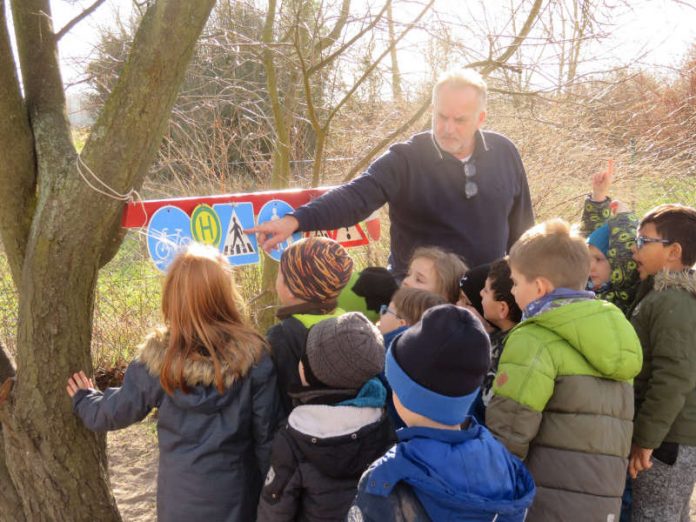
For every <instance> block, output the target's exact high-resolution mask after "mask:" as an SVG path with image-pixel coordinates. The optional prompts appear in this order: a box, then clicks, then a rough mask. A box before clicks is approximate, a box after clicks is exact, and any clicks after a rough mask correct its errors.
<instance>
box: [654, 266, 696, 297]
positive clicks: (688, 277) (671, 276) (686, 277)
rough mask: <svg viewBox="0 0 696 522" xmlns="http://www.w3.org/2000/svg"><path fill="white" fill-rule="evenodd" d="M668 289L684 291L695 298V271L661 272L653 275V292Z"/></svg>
mask: <svg viewBox="0 0 696 522" xmlns="http://www.w3.org/2000/svg"><path fill="white" fill-rule="evenodd" d="M669 288H675V289H680V290H686V291H687V292H689V293H691V294H693V295H694V296H696V270H682V271H679V272H671V271H668V270H663V271H662V272H659V273H657V274H656V275H655V280H654V283H653V290H655V291H656V292H662V291H663V290H667V289H669Z"/></svg>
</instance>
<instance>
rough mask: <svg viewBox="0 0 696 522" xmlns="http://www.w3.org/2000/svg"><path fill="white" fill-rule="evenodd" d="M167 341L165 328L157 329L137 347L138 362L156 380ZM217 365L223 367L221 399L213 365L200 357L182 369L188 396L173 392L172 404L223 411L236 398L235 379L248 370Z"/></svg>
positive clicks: (223, 362)
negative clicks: (223, 390)
mask: <svg viewBox="0 0 696 522" xmlns="http://www.w3.org/2000/svg"><path fill="white" fill-rule="evenodd" d="M168 341H169V332H168V330H167V329H166V328H158V329H156V330H155V331H153V332H152V333H150V334H149V335H148V336H147V337H146V338H145V340H144V341H143V343H142V344H141V345H140V346H139V347H138V348H139V353H138V355H137V358H136V359H137V361H138V362H140V363H141V364H143V365H144V366H145V367H146V368H147V371H148V373H149V374H150V375H151V376H153V377H156V378H157V379H159V377H160V374H161V371H162V366H163V364H164V357H165V353H166V351H167V345H168ZM220 364H221V365H222V374H223V379H224V381H223V382H224V386H225V388H226V390H225V393H224V394H223V395H220V394H219V393H218V392H217V390H216V388H215V367H214V365H213V361H212V360H211V359H210V358H208V357H200V358H197V359H195V360H194V359H190V360H187V361H186V363H185V365H184V380H185V381H186V384H187V385H188V386H189V387H190V392H189V393H183V392H182V391H181V390H175V392H174V394H173V399H174V401H175V402H176V403H177V404H178V405H179V406H180V407H184V408H186V407H189V408H195V409H200V408H203V409H205V410H211V409H212V410H213V411H214V410H217V409H219V408H221V407H224V406H225V405H226V404H227V402H229V401H230V400H232V398H233V397H234V395H235V392H234V390H235V389H236V387H237V386H236V384H237V383H238V381H240V379H237V378H236V375H240V376H245V375H246V374H247V373H248V371H249V370H250V369H251V368H250V367H249V368H239V369H231V368H230V367H229V365H228V364H227V363H226V362H225V361H224V360H222V361H220Z"/></svg>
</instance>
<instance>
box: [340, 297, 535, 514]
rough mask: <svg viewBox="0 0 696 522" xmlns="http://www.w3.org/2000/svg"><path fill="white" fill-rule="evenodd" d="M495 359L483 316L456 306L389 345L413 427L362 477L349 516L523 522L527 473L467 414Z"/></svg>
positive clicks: (430, 314) (530, 490)
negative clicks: (482, 322)
mask: <svg viewBox="0 0 696 522" xmlns="http://www.w3.org/2000/svg"><path fill="white" fill-rule="evenodd" d="M489 363H490V343H489V340H488V335H486V332H485V331H484V330H483V327H482V326H481V323H480V321H478V320H477V319H476V318H475V317H474V316H473V315H472V313H471V312H469V311H468V310H464V309H462V308H458V307H456V306H454V305H449V304H446V305H440V306H436V307H434V308H431V309H429V310H428V311H426V312H425V314H424V315H423V319H422V320H421V321H420V322H419V323H417V324H416V325H414V326H412V327H411V328H410V329H409V330H407V331H406V332H404V333H403V334H402V335H401V336H399V337H397V338H396V339H395V340H394V341H393V342H392V345H391V348H390V349H389V352H388V353H387V361H386V374H387V379H388V380H389V383H390V384H391V386H392V389H393V392H394V405H395V407H396V409H397V412H398V413H399V416H400V417H401V418H402V419H403V420H404V421H405V422H406V425H407V426H408V427H407V428H404V429H401V430H399V431H397V436H398V438H399V441H398V443H397V444H396V445H395V446H394V447H393V448H391V449H390V450H389V451H388V452H387V453H386V454H385V455H384V456H383V457H382V458H381V459H379V460H377V461H376V462H374V463H373V464H372V466H370V468H369V469H368V470H367V471H366V472H365V474H364V475H363V476H362V478H361V479H360V483H359V485H358V494H357V496H356V498H355V500H354V501H353V506H352V507H351V509H350V511H349V512H348V517H347V520H349V521H371V520H374V521H380V522H387V521H401V520H408V521H426V520H436V521H439V520H470V521H474V520H477V521H478V520H481V521H483V520H497V521H498V522H508V521H518V520H519V521H522V520H524V516H525V513H526V510H527V508H528V507H529V505H530V504H531V503H532V499H533V498H534V493H535V487H534V482H533V481H532V477H531V475H530V474H529V472H528V471H527V469H526V468H525V466H524V464H522V462H521V461H520V460H519V459H518V458H517V457H515V456H513V455H512V454H510V453H509V452H508V451H507V450H506V449H505V447H504V446H503V445H502V444H501V443H499V442H498V441H497V440H495V439H494V438H493V436H492V435H491V434H490V432H489V431H488V430H487V429H486V428H484V427H483V426H480V425H479V424H477V423H476V421H475V420H474V419H473V418H471V417H468V416H467V412H468V411H469V408H470V406H471V404H472V402H473V401H474V399H475V398H476V395H477V394H478V389H479V387H480V386H481V384H482V382H483V378H484V376H485V375H486V371H487V370H488V367H489Z"/></svg>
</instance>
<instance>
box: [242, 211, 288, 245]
mask: <svg viewBox="0 0 696 522" xmlns="http://www.w3.org/2000/svg"><path fill="white" fill-rule="evenodd" d="M298 226H299V223H298V222H297V219H295V218H294V217H292V216H283V217H282V218H280V219H276V220H274V221H266V222H265V223H262V224H260V225H256V226H255V227H254V228H250V229H247V230H245V231H244V233H245V234H251V233H255V234H257V235H258V239H259V244H260V245H261V248H263V249H264V250H265V251H266V252H268V251H269V250H273V248H274V247H275V246H276V245H277V244H278V243H280V242H282V241H285V240H286V239H287V238H288V237H290V235H291V234H292V233H293V232H295V230H297V227H298Z"/></svg>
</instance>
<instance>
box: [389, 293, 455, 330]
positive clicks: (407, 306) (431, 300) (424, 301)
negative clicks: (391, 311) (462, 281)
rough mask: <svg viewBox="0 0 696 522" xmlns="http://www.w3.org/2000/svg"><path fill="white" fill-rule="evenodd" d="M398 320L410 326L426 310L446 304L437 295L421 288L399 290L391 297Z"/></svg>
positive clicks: (443, 299)
mask: <svg viewBox="0 0 696 522" xmlns="http://www.w3.org/2000/svg"><path fill="white" fill-rule="evenodd" d="M392 301H393V302H394V307H395V308H396V311H397V312H398V314H399V318H400V319H403V320H404V321H406V323H407V324H408V325H409V326H410V325H412V324H416V323H417V322H418V321H420V318H421V316H422V315H423V312H425V311H426V310H427V309H428V308H432V307H433V306H437V305H440V304H446V303H447V300H446V299H445V298H444V297H442V296H441V295H439V294H435V293H433V292H428V291H427V290H423V289H421V288H399V289H398V290H397V291H396V292H395V293H394V295H393V296H392Z"/></svg>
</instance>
